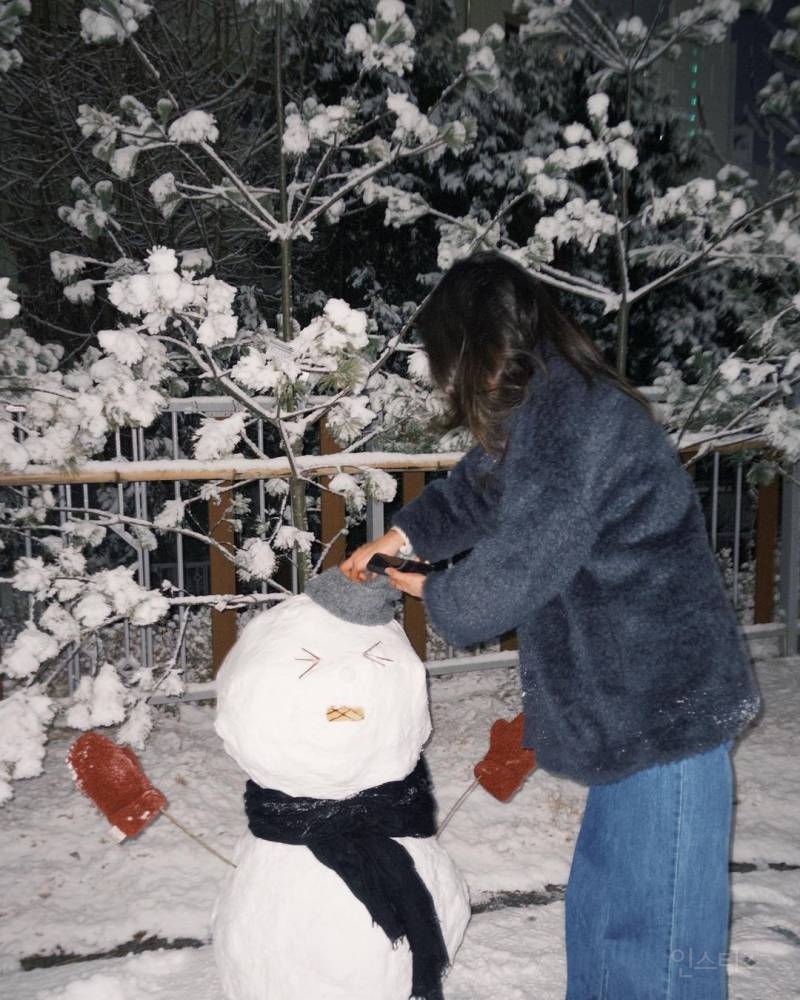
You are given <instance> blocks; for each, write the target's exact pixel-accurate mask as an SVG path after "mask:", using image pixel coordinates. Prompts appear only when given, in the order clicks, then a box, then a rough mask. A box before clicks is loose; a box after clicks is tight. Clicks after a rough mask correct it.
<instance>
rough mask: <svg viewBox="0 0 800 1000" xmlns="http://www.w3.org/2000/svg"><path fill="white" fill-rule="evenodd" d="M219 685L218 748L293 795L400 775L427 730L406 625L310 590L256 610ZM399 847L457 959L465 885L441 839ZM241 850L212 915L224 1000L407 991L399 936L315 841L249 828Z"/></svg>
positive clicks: (316, 794)
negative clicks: (337, 610) (321, 598)
mask: <svg viewBox="0 0 800 1000" xmlns="http://www.w3.org/2000/svg"><path fill="white" fill-rule="evenodd" d="M328 572H329V573H330V572H335V573H338V572H339V571H338V570H334V571H328ZM352 586H354V587H358V586H361V585H357V584H353V585H352ZM217 684H218V688H217V692H218V694H217V697H218V707H217V721H216V729H217V732H218V733H219V735H220V736H221V737H222V739H223V741H224V744H225V749H226V750H227V752H228V753H229V754H230V755H231V756H232V757H233V758H234V759H235V760H236V761H237V762H238V763H239V765H240V766H241V767H242V768H243V770H244V771H245V772H246V773H247V774H248V775H249V777H250V778H251V779H252V780H253V781H255V782H256V784H258V785H261V786H262V787H264V788H273V789H277V790H279V791H281V792H285V793H286V794H288V795H291V796H308V797H312V798H317V799H335V800H341V799H345V798H348V797H349V796H352V795H355V794H356V793H357V792H360V791H362V790H363V789H366V788H370V787H373V786H376V785H381V784H384V783H385V782H389V781H399V780H401V779H403V778H405V777H406V776H407V775H409V774H410V773H411V771H412V770H413V769H414V767H415V765H416V763H417V760H418V759H419V755H420V752H421V750H422V747H423V746H424V744H425V743H426V741H427V739H428V737H429V735H430V730H431V723H430V715H429V709H428V696H427V687H426V677H425V668H424V666H423V665H422V663H421V661H420V660H419V658H418V657H417V656H416V654H415V653H414V651H413V649H412V647H411V645H410V643H409V642H408V639H407V638H406V636H405V634H404V632H403V630H402V629H401V628H400V626H399V625H398V624H397V623H396V622H395V621H393V620H391V621H385V622H383V623H380V624H355V623H353V622H350V621H345V620H343V619H342V618H341V617H339V616H338V615H337V614H332V613H331V612H330V611H327V610H325V608H324V607H321V606H320V605H319V604H317V603H316V602H315V601H314V600H312V598H311V597H309V596H308V595H307V594H304V595H299V596H296V597H293V598H290V599H288V600H286V601H283V602H281V604H279V605H278V606H277V607H275V608H273V609H271V610H269V611H265V612H262V613H261V614H259V615H257V616H256V617H255V618H253V619H252V620H251V621H250V622H249V623H248V625H247V627H246V628H245V629H244V630H243V632H242V634H241V636H240V637H239V639H238V641H237V643H236V645H235V646H234V648H233V649H232V650H231V652H230V653H229V655H228V657H227V658H226V660H225V662H224V663H223V665H222V667H221V669H220V672H219V675H218V681H217ZM398 843H400V844H402V845H403V846H404V847H405V848H406V850H407V851H408V852H409V854H410V856H411V858H412V859H413V861H414V865H415V867H416V869H417V872H418V873H419V875H420V877H421V878H422V880H423V881H424V883H425V885H426V886H427V888H428V890H429V891H430V893H431V897H432V899H433V902H434V905H435V907H436V911H437V915H438V918H439V922H440V925H441V928H442V933H443V937H444V941H445V944H446V946H447V951H448V955H449V957H450V960H451V961H452V959H453V956H454V955H455V952H456V950H457V949H458V946H459V944H460V943H461V939H462V937H463V934H464V930H465V929H466V925H467V922H468V920H469V897H468V893H467V887H466V884H465V882H464V880H463V878H462V876H461V875H460V873H459V872H458V871H457V869H456V868H455V866H454V864H453V862H452V861H451V859H450V857H449V856H448V855H447V853H446V852H445V851H444V849H443V848H442V847H441V846H440V845H439V843H438V842H437V841H436V839H435V838H424V837H404V838H398ZM235 860H236V864H237V867H236V869H235V870H234V871H233V872H232V873H231V874H230V876H229V877H228V879H227V881H226V882H225V884H224V885H223V887H222V890H221V892H220V895H219V898H218V900H217V904H216V906H215V910H214V915H213V934H214V952H215V957H216V961H217V966H218V969H219V972H220V976H221V979H222V984H223V989H224V991H225V995H226V997H227V998H228V1000H408V998H409V996H410V993H411V970H412V957H411V952H410V950H409V948H408V945H407V943H406V941H405V939H402V940H401V941H400V942H398V943H397V944H396V945H395V946H394V947H393V946H392V944H391V942H390V941H389V939H388V937H387V936H386V934H385V933H384V931H383V930H382V929H381V927H379V926H378V925H376V924H373V922H372V918H371V917H370V914H369V912H368V910H367V908H366V907H365V906H364V905H363V904H362V903H361V902H360V901H359V900H358V899H357V898H356V897H355V896H354V895H353V893H352V892H351V891H350V889H349V888H348V886H347V884H346V883H345V882H344V881H343V880H342V879H341V878H340V877H339V875H337V874H336V872H334V871H333V870H332V869H330V868H328V867H327V866H325V865H323V864H321V863H320V862H319V861H318V860H317V858H316V857H315V856H314V854H313V853H312V852H311V850H310V849H309V848H307V847H305V846H302V845H293V844H283V843H278V842H274V841H268V840H262V839H260V838H258V837H254V836H253V835H252V834H251V833H250V832H249V831H247V832H245V834H244V835H243V837H242V839H241V841H240V843H239V845H238V848H237V852H236V857H235Z"/></svg>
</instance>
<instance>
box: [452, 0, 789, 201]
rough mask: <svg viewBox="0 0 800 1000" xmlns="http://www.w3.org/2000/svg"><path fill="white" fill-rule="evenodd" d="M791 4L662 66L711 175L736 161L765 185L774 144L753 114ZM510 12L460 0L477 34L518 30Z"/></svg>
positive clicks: (643, 9)
mask: <svg viewBox="0 0 800 1000" xmlns="http://www.w3.org/2000/svg"><path fill="white" fill-rule="evenodd" d="M794 2H795V0H773V4H772V9H771V11H770V13H769V15H768V16H767V17H764V16H763V15H759V14H756V13H754V12H752V11H743V12H742V14H741V15H740V17H739V19H738V20H737V21H736V22H735V23H734V24H733V25H732V27H731V28H729V29H728V32H727V37H726V39H725V41H724V42H721V43H719V44H717V45H710V46H706V47H700V46H695V45H692V44H686V45H684V46H683V48H682V52H681V54H680V56H679V57H678V59H676V60H674V61H668V60H666V59H662V60H661V61H660V62H659V63H658V64H657V68H656V70H655V72H656V80H657V86H658V87H659V89H660V90H661V92H662V93H668V92H672V93H673V95H674V99H675V102H676V107H678V108H681V109H682V110H683V112H684V116H685V124H686V133H687V135H688V136H689V137H692V136H695V135H697V133H698V130H699V129H701V128H702V129H705V130H706V131H707V133H708V139H709V144H708V145H709V148H708V150H707V153H706V155H705V161H706V167H707V171H708V172H709V173H713V172H715V171H716V170H717V169H718V168H719V167H720V166H721V165H722V164H723V163H735V164H737V165H738V166H740V167H742V168H744V169H745V170H747V171H748V172H749V173H751V174H752V175H753V176H754V177H756V178H757V179H758V180H759V181H760V182H761V183H762V184H763V183H766V181H767V178H768V176H769V157H770V144H769V139H768V136H767V134H766V132H765V130H764V128H763V125H762V124H761V122H760V121H759V120H758V116H757V114H756V95H757V94H758V91H759V90H760V89H761V87H763V86H764V84H765V83H766V81H767V79H768V77H769V76H770V75H771V74H772V73H774V72H775V71H776V66H775V64H774V61H773V59H772V55H771V53H770V49H769V43H770V39H771V38H772V36H773V35H774V33H775V31H776V30H778V29H779V28H780V27H782V26H783V25H784V23H785V20H786V13H787V11H788V10H789V8H790V7H791V6H792V4H793V3H794ZM695 5H696V0H671V2H670V3H668V4H664V10H663V12H662V15H661V16H662V18H666V17H672V16H675V15H676V14H678V13H680V12H681V11H683V10H688V9H689V8H691V7H693V6H695ZM661 6H662V5H661V2H660V0H607V2H605V3H598V4H596V9H597V10H598V11H601V10H605V11H606V12H607V14H608V16H609V17H610V18H611V19H612V20H615V19H619V18H623V17H632V16H634V15H638V16H639V17H641V19H642V20H643V21H644V22H645V23H646V24H649V23H650V22H651V20H652V18H653V17H656V16H658V11H659V8H660V7H661ZM511 8H512V3H511V0H456V10H457V17H458V21H459V23H460V24H461V25H463V27H464V28H467V27H471V28H476V29H478V30H479V31H481V30H483V29H484V28H486V27H488V25H490V24H492V23H494V22H497V23H499V24H503V25H504V26H505V27H507V28H508V27H513V26H515V25H517V24H519V23H520V21H521V17H520V15H515V14H513V13H512V9H511ZM784 146H785V139H783V140H782V141H779V142H777V143H776V148H775V150H774V157H775V165H776V167H777V169H782V168H788V167H789V166H790V162H789V157H788V156H786V155H785V153H784V151H783V147H784ZM795 167H796V162H795Z"/></svg>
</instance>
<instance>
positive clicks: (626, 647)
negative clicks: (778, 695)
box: [341, 253, 759, 1000]
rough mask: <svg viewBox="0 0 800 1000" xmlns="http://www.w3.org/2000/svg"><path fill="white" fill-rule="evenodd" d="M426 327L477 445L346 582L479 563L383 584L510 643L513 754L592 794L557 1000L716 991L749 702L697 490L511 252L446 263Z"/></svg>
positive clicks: (359, 556) (451, 628)
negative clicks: (371, 569)
mask: <svg viewBox="0 0 800 1000" xmlns="http://www.w3.org/2000/svg"><path fill="white" fill-rule="evenodd" d="M417 326H418V328H419V331H420V334H421V337H422V343H423V346H424V347H425V350H426V352H427V354H428V358H429V361H430V369H431V373H432V376H433V379H434V380H435V382H436V384H437V385H438V386H439V387H440V388H441V389H442V390H443V391H444V393H445V394H446V396H447V399H448V401H449V404H450V410H451V425H452V426H456V425H462V426H465V427H467V428H468V429H469V430H470V431H471V433H472V435H473V437H474V438H475V440H476V441H477V442H478V443H477V444H476V445H475V447H473V448H472V449H471V450H470V451H468V452H467V454H466V455H465V456H464V458H462V459H461V461H460V462H459V463H458V465H457V466H456V467H455V468H454V469H453V471H452V473H451V475H450V476H449V478H447V479H441V480H437V481H435V482H432V483H430V484H429V485H428V486H427V487H426V488H425V490H424V491H423V492H422V494H421V495H420V496H419V497H418V498H417V499H415V500H413V501H412V502H411V503H409V504H407V505H406V506H405V507H404V508H403V509H402V510H401V511H400V512H399V513H398V514H397V516H396V517H395V518H394V520H393V523H392V528H391V529H390V530H389V531H388V532H387V533H386V534H385V535H384V536H383V537H382V538H379V539H378V540H377V541H374V542H371V543H369V544H367V545H364V546H361V548H359V549H357V550H356V551H355V552H354V553H353V554H352V555H351V556H350V557H349V558H348V559H346V560H345V562H344V563H342V565H341V569H342V571H343V572H344V573H346V574H347V575H348V576H349V577H350V578H351V579H360V580H363V579H365V578H366V575H367V574H366V564H367V562H368V561H369V558H370V557H371V555H372V554H373V553H375V552H383V553H386V554H389V555H392V554H395V553H397V552H398V551H401V547H403V546H404V545H406V546H408V547H410V548H411V549H413V551H414V552H415V553H416V555H417V557H419V558H422V559H426V560H428V561H431V562H438V561H440V560H445V559H449V558H450V557H452V556H454V555H456V554H458V553H461V552H464V551H466V550H470V551H469V552H468V554H467V555H466V556H464V557H463V558H461V559H459V560H458V561H456V562H455V564H454V565H453V566H452V567H451V568H449V569H445V570H443V571H441V572H435V573H432V574H430V575H428V576H423V575H421V574H403V573H397V572H392V573H391V574H390V575H391V578H392V582H393V584H394V585H395V586H396V587H398V588H399V589H401V590H403V591H405V592H406V593H408V594H412V595H414V596H417V597H421V598H422V600H423V601H424V603H425V607H426V610H427V613H428V616H429V618H430V620H431V622H432V623H433V625H434V627H435V628H436V630H437V631H438V632H439V633H440V635H442V636H443V637H444V638H445V639H446V640H447V641H448V642H450V643H452V644H453V645H455V646H467V645H470V644H473V643H478V642H483V641H486V640H489V639H493V638H495V637H496V636H498V635H501V634H502V633H504V632H507V631H508V630H510V629H516V630H517V636H518V641H519V658H520V674H521V680H522V689H523V704H524V713H525V738H524V742H525V744H526V745H528V746H532V747H535V749H536V753H537V758H538V762H539V765H540V766H541V767H543V768H545V769H546V770H548V771H550V772H552V773H554V774H558V775H563V776H565V777H568V778H571V779H573V780H575V781H578V782H581V783H583V784H586V785H589V786H590V787H589V793H588V798H587V804H586V809H585V813H584V817H583V821H582V825H581V829H580V834H579V836H578V839H577V843H576V847H575V854H574V858H573V862H572V868H571V872H570V878H569V884H568V887H567V896H566V947H567V980H568V984H567V1000H722V998H723V997H724V996H725V978H726V977H725V964H726V952H727V935H728V910H729V887H728V857H729V850H730V831H731V810H732V779H731V765H730V758H729V750H730V747H731V743H732V741H733V739H734V738H735V737H736V736H737V735H738V734H739V733H740V732H741V731H742V730H743V729H744V727H745V726H746V724H747V723H748V722H749V721H750V720H751V719H752V718H753V717H754V716H755V715H756V712H757V710H758V707H759V696H758V693H757V690H756V687H755V683H754V680H753V676H752V673H751V669H750V664H749V659H748V656H747V653H746V650H745V648H744V645H743V642H742V639H741V636H740V633H739V628H738V624H737V621H736V618H735V615H734V611H733V608H732V607H731V605H730V603H729V601H728V599H727V596H726V594H725V591H724V588H723V583H722V579H721V574H720V572H719V569H718V566H717V563H716V560H715V557H714V555H713V553H712V552H711V550H710V548H709V545H708V541H707V536H706V530H705V522H704V518H703V514H702V511H701V508H700V505H699V502H698V499H697V494H696V492H695V489H694V486H693V484H692V481H691V479H690V477H689V476H688V474H687V473H686V471H685V470H684V469H683V467H682V465H681V463H680V460H679V457H678V455H677V453H676V452H675V450H674V448H673V446H672V444H671V442H670V440H669V438H668V437H667V435H666V434H665V432H664V430H663V429H662V428H661V427H660V426H659V425H658V423H656V421H655V420H654V419H653V416H652V414H651V412H650V409H649V406H648V404H647V402H646V400H645V399H644V398H643V397H642V396H641V395H640V394H639V393H638V392H637V390H636V389H635V388H634V387H632V386H631V385H630V384H628V383H627V382H626V381H625V380H623V379H621V378H620V377H619V376H617V375H616V374H615V373H614V372H613V371H612V370H611V369H610V368H609V367H608V366H607V365H606V364H605V363H604V362H603V360H602V358H601V356H600V354H599V353H598V351H597V350H596V348H595V347H594V346H593V345H592V344H591V342H590V341H589V340H588V338H587V337H586V336H585V335H584V334H583V333H582V332H581V331H580V330H579V329H578V328H577V327H576V326H575V324H574V323H572V322H571V321H570V320H569V319H568V318H567V317H566V316H565V315H564V314H563V313H561V312H560V311H559V310H558V309H557V308H556V306H555V305H554V304H553V302H552V301H551V298H550V296H549V295H548V294H547V291H546V289H545V287H544V286H543V284H542V283H541V282H539V281H538V280H537V279H536V278H535V277H534V276H533V275H532V274H530V273H528V272H527V271H525V270H524V269H523V268H522V267H520V266H518V265H517V264H515V263H514V262H513V261H511V260H508V259H506V258H504V257H503V256H501V255H500V254H497V253H477V254H474V255H473V256H471V257H469V258H467V259H465V260H462V261H460V262H458V263H456V264H455V265H454V266H453V267H452V268H451V269H450V270H449V271H448V272H447V274H446V275H445V276H444V278H443V279H442V280H441V282H440V284H439V285H438V287H437V288H436V290H435V291H434V293H433V295H432V296H431V298H430V299H429V301H428V303H427V304H426V306H425V308H424V309H423V311H422V313H421V315H420V317H419V320H418V322H417ZM405 551H407V548H406V550H405Z"/></svg>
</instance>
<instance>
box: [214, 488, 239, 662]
mask: <svg viewBox="0 0 800 1000" xmlns="http://www.w3.org/2000/svg"><path fill="white" fill-rule="evenodd" d="M222 485H224V486H233V483H224V484H222ZM232 495H233V491H232V490H230V489H228V490H225V492H224V493H221V494H220V498H219V500H218V501H217V500H214V499H213V498H210V499H209V501H208V533H209V535H210V536H211V537H212V538H213V539H214V541H215V542H218V543H219V544H220V545H221V546H222V547H223V548H225V549H227V550H228V552H230V553H231V554H233V552H234V549H235V546H234V537H233V523H232V521H231V520H230V518H229V516H228V515H229V513H230V507H231V497H232ZM209 562H210V567H209V573H210V578H211V580H210V582H211V587H210V590H211V593H212V594H235V593H236V567H235V566H234V564H233V562H232V560H230V559H226V558H225V556H224V555H223V554H222V553H221V552H220V551H219V549H218V548H217V547H216V546H214V545H212V546H211V547H210V549H209ZM235 642H236V612H235V611H233V610H228V611H217V610H215V609H213V608H212V610H211V664H212V668H213V672H214V676H215V677H216V675H217V671H218V670H219V668H220V666H221V665H222V661H223V660H224V659H225V656H226V655H227V653H228V650H229V649H231V647H232V646H233V644H234V643H235Z"/></svg>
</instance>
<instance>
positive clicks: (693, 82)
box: [689, 80, 697, 90]
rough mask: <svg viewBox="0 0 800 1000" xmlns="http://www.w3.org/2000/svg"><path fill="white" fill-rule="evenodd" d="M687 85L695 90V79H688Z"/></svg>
mask: <svg viewBox="0 0 800 1000" xmlns="http://www.w3.org/2000/svg"><path fill="white" fill-rule="evenodd" d="M689 86H690V87H691V88H692V90H696V89H697V80H690V81H689Z"/></svg>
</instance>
